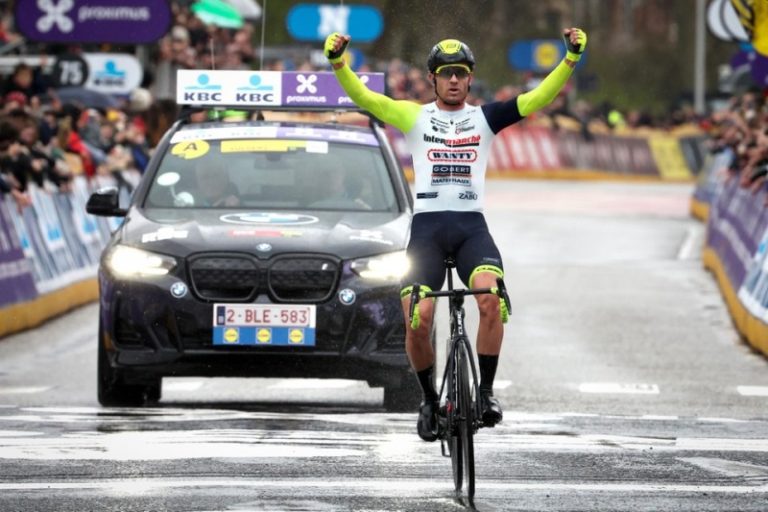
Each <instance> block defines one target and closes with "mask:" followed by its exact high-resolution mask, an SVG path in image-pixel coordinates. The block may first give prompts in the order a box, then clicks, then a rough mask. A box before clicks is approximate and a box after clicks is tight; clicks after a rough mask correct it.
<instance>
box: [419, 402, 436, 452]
mask: <svg viewBox="0 0 768 512" xmlns="http://www.w3.org/2000/svg"><path fill="white" fill-rule="evenodd" d="M437 409H438V406H437V400H425V401H423V402H421V405H420V406H419V421H418V422H417V423H416V432H418V433H419V437H420V438H422V439H423V440H424V441H429V442H432V441H434V440H436V439H437Z"/></svg>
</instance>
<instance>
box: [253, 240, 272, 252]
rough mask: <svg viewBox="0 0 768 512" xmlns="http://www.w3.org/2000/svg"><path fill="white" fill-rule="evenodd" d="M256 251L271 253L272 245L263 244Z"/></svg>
mask: <svg viewBox="0 0 768 512" xmlns="http://www.w3.org/2000/svg"><path fill="white" fill-rule="evenodd" d="M256 250H257V251H259V252H269V251H271V250H272V244H268V243H266V242H264V243H261V244H259V245H257V246H256Z"/></svg>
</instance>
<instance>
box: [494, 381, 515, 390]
mask: <svg viewBox="0 0 768 512" xmlns="http://www.w3.org/2000/svg"><path fill="white" fill-rule="evenodd" d="M511 385H512V381H511V380H497V381H495V382H494V383H493V389H507V388H508V387H509V386H511Z"/></svg>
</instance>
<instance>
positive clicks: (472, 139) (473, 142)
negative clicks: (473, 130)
mask: <svg viewBox="0 0 768 512" xmlns="http://www.w3.org/2000/svg"><path fill="white" fill-rule="evenodd" d="M424 142H429V143H431V144H445V145H446V146H448V147H451V148H464V147H468V146H479V145H480V136H479V135H470V136H469V137H461V138H458V139H443V138H442V137H435V136H434V135H427V134H426V133H425V134H424Z"/></svg>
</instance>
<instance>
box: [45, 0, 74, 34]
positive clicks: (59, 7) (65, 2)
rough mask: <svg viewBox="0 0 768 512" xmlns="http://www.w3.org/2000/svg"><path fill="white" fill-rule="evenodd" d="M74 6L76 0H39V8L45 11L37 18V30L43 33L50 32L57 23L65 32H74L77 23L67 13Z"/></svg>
mask: <svg viewBox="0 0 768 512" xmlns="http://www.w3.org/2000/svg"><path fill="white" fill-rule="evenodd" d="M74 6H75V2H74V0H60V1H59V2H58V3H57V2H56V1H55V0H37V7H38V9H40V10H41V11H43V12H44V13H45V15H43V17H41V18H40V19H38V20H37V30H39V31H40V32H43V33H45V32H50V30H51V29H52V28H53V26H54V25H56V26H57V27H58V29H59V30H60V31H61V32H64V33H65V34H66V33H69V32H72V29H73V28H75V24H74V23H73V22H72V19H71V18H69V16H67V14H68V13H69V11H71V10H72V8H73V7H74Z"/></svg>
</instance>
